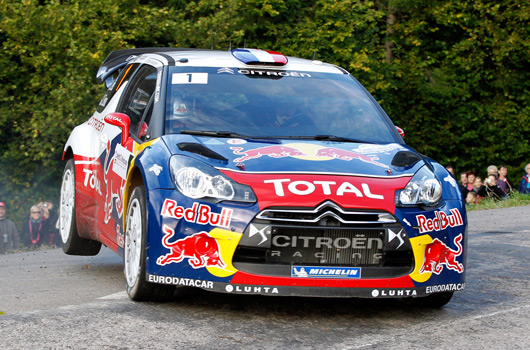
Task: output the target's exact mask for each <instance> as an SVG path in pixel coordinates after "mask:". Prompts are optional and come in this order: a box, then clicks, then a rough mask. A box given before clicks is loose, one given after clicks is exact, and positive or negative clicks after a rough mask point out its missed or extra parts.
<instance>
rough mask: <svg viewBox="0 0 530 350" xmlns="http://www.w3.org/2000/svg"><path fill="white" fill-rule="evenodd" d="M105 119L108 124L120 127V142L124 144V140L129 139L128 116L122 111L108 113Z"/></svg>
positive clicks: (129, 122) (129, 124)
mask: <svg viewBox="0 0 530 350" xmlns="http://www.w3.org/2000/svg"><path fill="white" fill-rule="evenodd" d="M105 121H106V122H107V123H109V124H110V125H114V126H117V127H118V128H121V144H122V145H125V142H127V140H128V139H129V127H130V126H131V120H130V119H129V117H128V116H127V115H126V114H123V113H110V114H107V115H106V116H105Z"/></svg>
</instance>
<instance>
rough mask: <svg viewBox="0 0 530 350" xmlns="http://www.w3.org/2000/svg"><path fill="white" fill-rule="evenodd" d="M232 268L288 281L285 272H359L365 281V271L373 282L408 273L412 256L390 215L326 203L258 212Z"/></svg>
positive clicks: (383, 212)
mask: <svg viewBox="0 0 530 350" xmlns="http://www.w3.org/2000/svg"><path fill="white" fill-rule="evenodd" d="M233 262H234V266H236V268H238V269H241V270H243V271H248V272H255V273H258V272H259V273H265V274H272V275H289V274H290V267H291V266H341V267H362V268H363V271H364V272H363V277H368V276H370V273H366V271H368V270H367V269H372V270H373V271H376V272H374V274H375V275H377V276H390V275H392V274H395V275H397V274H401V275H402V274H403V273H406V272H407V271H412V268H413V255H412V248H411V246H410V242H409V239H408V237H407V235H406V233H405V230H404V229H403V227H402V226H401V224H400V223H399V221H398V220H397V219H396V218H395V217H394V216H393V215H391V214H390V213H388V212H385V211H378V210H361V209H357V210H351V209H344V208H341V207H339V206H338V205H336V204H335V203H333V202H330V201H328V202H325V203H323V204H321V205H319V206H317V207H315V208H304V207H301V208H292V207H289V208H281V207H276V208H267V209H266V210H263V211H262V212H260V213H259V214H258V215H257V216H256V217H255V219H254V220H253V221H252V222H251V224H250V225H249V227H248V228H247V230H246V231H245V234H244V235H243V237H242V239H241V241H240V243H239V245H238V247H237V249H236V252H235V255H234V259H233ZM288 268H289V269H288ZM271 271H273V272H271ZM385 271H386V272H385Z"/></svg>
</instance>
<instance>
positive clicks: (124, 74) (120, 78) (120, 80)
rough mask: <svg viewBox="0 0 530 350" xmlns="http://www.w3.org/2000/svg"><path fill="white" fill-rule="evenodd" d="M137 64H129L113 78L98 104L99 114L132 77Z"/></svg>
mask: <svg viewBox="0 0 530 350" xmlns="http://www.w3.org/2000/svg"><path fill="white" fill-rule="evenodd" d="M138 66H139V64H138V63H134V64H129V65H127V66H125V67H124V68H123V69H121V70H120V71H119V74H117V76H115V77H114V78H115V79H114V81H113V83H112V85H111V86H110V87H109V88H108V89H107V92H106V93H105V96H103V98H102V99H101V101H100V102H99V106H98V108H97V111H98V112H99V113H101V112H102V111H103V110H104V109H105V107H107V103H108V102H109V101H110V100H111V99H112V97H113V96H114V95H115V94H116V92H117V91H118V90H119V89H120V87H121V86H122V85H123V84H124V83H125V82H127V81H129V79H130V78H131V77H132V76H133V74H134V71H136V69H137V68H138Z"/></svg>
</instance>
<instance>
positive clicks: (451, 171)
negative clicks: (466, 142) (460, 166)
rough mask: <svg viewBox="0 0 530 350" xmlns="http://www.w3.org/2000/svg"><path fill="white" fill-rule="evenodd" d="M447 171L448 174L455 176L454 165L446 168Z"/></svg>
mask: <svg viewBox="0 0 530 350" xmlns="http://www.w3.org/2000/svg"><path fill="white" fill-rule="evenodd" d="M445 169H447V171H448V172H450V173H451V174H452V175H453V176H455V168H454V167H453V166H452V165H448V166H446V167H445Z"/></svg>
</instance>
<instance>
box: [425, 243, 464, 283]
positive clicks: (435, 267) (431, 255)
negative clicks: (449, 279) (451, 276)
mask: <svg viewBox="0 0 530 350" xmlns="http://www.w3.org/2000/svg"><path fill="white" fill-rule="evenodd" d="M461 242H462V234H459V235H458V236H456V237H455V240H454V244H455V245H456V246H457V247H458V249H457V250H453V249H451V248H449V247H448V246H446V245H445V244H444V243H443V242H442V241H440V240H439V239H438V238H436V239H435V240H434V241H433V242H432V243H431V244H429V245H428V246H427V248H426V249H425V258H424V260H423V266H422V267H421V269H420V273H428V272H431V273H435V274H437V275H439V274H440V273H441V272H442V270H443V268H444V265H445V266H446V267H447V268H448V269H450V270H453V271H457V272H458V273H462V272H464V265H463V264H461V263H459V262H458V261H456V258H457V257H459V256H460V255H461V254H462V251H463V248H462V243H461Z"/></svg>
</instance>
